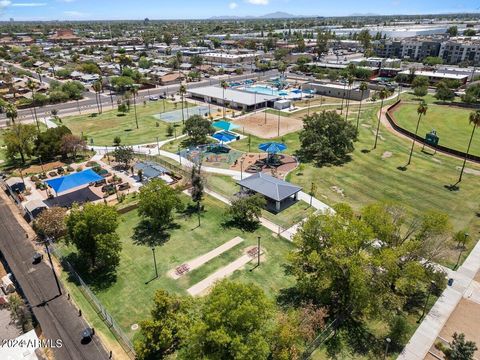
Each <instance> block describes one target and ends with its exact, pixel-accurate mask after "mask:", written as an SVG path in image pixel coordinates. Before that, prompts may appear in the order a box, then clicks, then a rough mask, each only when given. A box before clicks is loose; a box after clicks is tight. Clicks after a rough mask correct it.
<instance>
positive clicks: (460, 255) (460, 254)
mask: <svg viewBox="0 0 480 360" xmlns="http://www.w3.org/2000/svg"><path fill="white" fill-rule="evenodd" d="M463 236H464V237H465V244H466V243H467V238H468V237H469V236H470V235H469V234H468V233H465V234H463ZM458 246H460V240H459V241H458ZM464 250H465V246H462V247H460V252H459V253H458V258H457V263H456V264H455V267H454V268H453V269H454V270H456V269H457V267H458V264H460V258H461V257H462V253H463V251H464Z"/></svg>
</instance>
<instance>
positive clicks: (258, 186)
mask: <svg viewBox="0 0 480 360" xmlns="http://www.w3.org/2000/svg"><path fill="white" fill-rule="evenodd" d="M237 184H238V185H240V187H241V188H242V189H248V190H250V191H253V192H255V193H258V194H261V195H263V196H265V197H266V198H268V199H270V200H273V201H274V202H275V210H276V211H280V209H281V207H282V202H285V201H286V200H288V199H289V198H290V197H292V196H293V197H294V198H293V200H297V193H298V192H300V191H301V190H302V188H301V187H300V186H296V185H293V184H290V183H289V182H287V181H284V180H280V179H277V178H275V177H273V176H270V175H267V174H265V173H261V172H259V173H256V174H254V175H252V176H249V177H248V178H246V179H243V180H240V181H237Z"/></svg>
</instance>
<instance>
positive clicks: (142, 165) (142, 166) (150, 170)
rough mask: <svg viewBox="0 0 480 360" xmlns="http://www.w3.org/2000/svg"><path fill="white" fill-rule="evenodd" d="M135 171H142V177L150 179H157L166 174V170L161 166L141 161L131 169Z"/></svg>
mask: <svg viewBox="0 0 480 360" xmlns="http://www.w3.org/2000/svg"><path fill="white" fill-rule="evenodd" d="M133 168H134V169H135V170H137V171H138V170H142V173H143V176H145V177H146V178H149V179H152V178H157V177H159V176H161V175H163V174H166V173H168V170H167V169H165V168H164V167H163V166H160V165H157V164H155V163H153V162H150V161H142V162H138V163H136V164H135V166H134V167H133Z"/></svg>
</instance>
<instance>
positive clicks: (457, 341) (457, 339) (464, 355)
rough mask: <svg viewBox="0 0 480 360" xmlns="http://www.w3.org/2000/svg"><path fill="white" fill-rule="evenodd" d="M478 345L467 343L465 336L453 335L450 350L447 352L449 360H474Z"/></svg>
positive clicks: (471, 342)
mask: <svg viewBox="0 0 480 360" xmlns="http://www.w3.org/2000/svg"><path fill="white" fill-rule="evenodd" d="M477 350H478V348H477V345H476V344H475V342H473V341H466V340H465V334H463V333H461V334H457V333H456V332H455V333H454V334H453V340H452V342H451V343H450V348H449V349H447V350H446V354H445V355H446V357H447V360H473V359H474V355H475V351H477Z"/></svg>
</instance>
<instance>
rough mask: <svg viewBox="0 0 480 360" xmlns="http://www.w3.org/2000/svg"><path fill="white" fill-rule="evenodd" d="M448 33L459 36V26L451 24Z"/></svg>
mask: <svg viewBox="0 0 480 360" xmlns="http://www.w3.org/2000/svg"><path fill="white" fill-rule="evenodd" d="M447 34H448V35H450V36H457V35H458V27H457V26H450V27H449V28H448V29H447Z"/></svg>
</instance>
